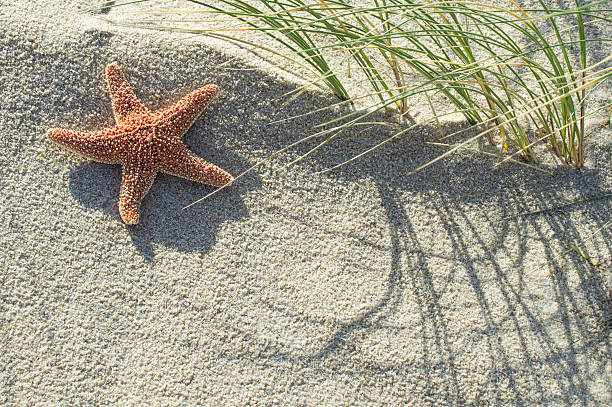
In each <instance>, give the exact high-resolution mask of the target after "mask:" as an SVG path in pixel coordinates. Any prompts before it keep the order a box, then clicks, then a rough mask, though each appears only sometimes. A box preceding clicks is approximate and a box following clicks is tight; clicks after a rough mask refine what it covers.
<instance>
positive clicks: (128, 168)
mask: <svg viewBox="0 0 612 407" xmlns="http://www.w3.org/2000/svg"><path fill="white" fill-rule="evenodd" d="M106 79H107V81H108V89H109V92H110V95H111V99H112V103H113V111H114V113H115V120H116V121H117V125H116V126H115V127H111V128H108V129H105V130H102V131H97V132H89V133H84V132H78V131H72V130H64V129H51V130H49V132H48V133H47V136H48V137H49V138H50V139H51V140H53V141H54V142H56V143H58V144H60V145H62V146H64V147H66V148H68V149H69V150H72V151H74V152H76V153H79V154H82V155H83V156H85V157H87V158H90V159H92V160H95V161H100V162H103V163H108V164H121V165H122V166H123V180H122V183H121V196H120V197H119V213H120V214H121V218H122V219H123V221H124V222H125V223H127V224H129V225H135V224H136V223H138V214H139V210H140V202H141V201H142V199H143V198H144V196H145V195H146V194H147V192H148V191H149V188H150V187H151V184H152V183H153V180H154V179H155V176H156V175H157V173H158V172H160V171H161V172H164V173H166V174H171V175H176V176H179V177H183V178H187V179H189V180H193V181H197V182H201V183H204V184H208V185H214V186H223V185H226V184H228V183H230V182H232V180H233V178H232V176H231V175H230V174H228V173H227V172H225V171H223V170H222V169H221V168H219V167H217V166H215V165H213V164H210V163H207V162H206V161H204V160H202V159H201V158H199V157H197V156H195V155H194V154H193V153H192V152H191V151H189V150H188V149H187V147H185V145H184V144H183V142H182V141H181V137H182V136H183V135H184V134H185V132H187V129H189V127H191V125H192V124H193V122H194V121H195V119H196V118H197V117H198V116H199V115H200V114H201V113H202V111H203V110H204V108H205V107H206V106H207V105H208V104H209V103H210V101H211V100H212V99H213V98H214V97H215V95H216V94H217V92H218V91H219V88H218V87H217V86H216V85H207V86H204V87H203V88H200V89H198V90H195V91H193V92H192V93H190V94H189V95H187V96H185V97H184V98H182V99H181V100H179V101H178V102H176V103H175V104H173V105H172V106H170V107H168V108H166V109H164V110H161V111H159V112H156V113H151V112H150V111H149V109H147V108H146V107H145V106H144V105H143V104H142V103H141V102H140V101H139V100H138V99H137V98H136V96H135V95H134V92H133V91H132V88H131V87H130V85H129V84H128V83H127V81H126V80H125V78H124V77H123V74H122V73H121V70H120V69H119V67H118V66H117V65H108V66H107V67H106Z"/></svg>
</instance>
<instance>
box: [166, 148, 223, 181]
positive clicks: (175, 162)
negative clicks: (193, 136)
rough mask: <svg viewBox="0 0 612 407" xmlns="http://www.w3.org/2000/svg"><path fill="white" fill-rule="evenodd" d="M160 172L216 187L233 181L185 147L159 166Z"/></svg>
mask: <svg viewBox="0 0 612 407" xmlns="http://www.w3.org/2000/svg"><path fill="white" fill-rule="evenodd" d="M160 171H162V172H165V173H166V174H170V175H174V176H177V177H182V178H186V179H188V180H191V181H197V182H201V183H203V184H207V185H213V186H216V187H222V186H224V185H225V184H228V183H230V182H232V181H233V180H234V178H233V177H232V176H231V175H230V174H229V173H228V172H226V171H224V170H222V169H221V168H219V167H217V166H216V165H214V164H211V163H208V162H206V161H204V160H203V159H201V158H200V157H198V156H196V155H195V154H193V153H192V152H191V151H189V150H188V149H187V148H186V147H185V146H181V148H180V149H178V150H177V151H176V152H175V153H174V154H172V156H170V157H169V158H168V159H167V160H166V161H165V162H164V163H163V164H162V165H161V168H160Z"/></svg>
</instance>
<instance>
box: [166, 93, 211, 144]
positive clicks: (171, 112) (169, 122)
mask: <svg viewBox="0 0 612 407" xmlns="http://www.w3.org/2000/svg"><path fill="white" fill-rule="evenodd" d="M218 92H219V87H218V86H217V85H206V86H204V87H203V88H200V89H197V90H195V91H193V92H191V93H190V94H189V95H187V96H185V97H184V98H182V99H181V100H179V101H178V102H176V103H175V104H173V105H172V106H170V107H168V108H166V109H164V110H162V111H160V112H159V113H157V114H156V118H157V119H158V120H159V121H160V126H161V127H162V128H163V129H164V130H166V131H167V132H169V133H170V134H174V135H175V136H177V137H179V138H180V137H182V136H183V135H184V134H185V133H186V132H187V130H188V129H189V127H191V125H192V124H193V122H194V121H195V120H196V119H197V118H198V116H200V114H202V112H203V111H204V109H205V108H206V106H208V105H209V104H210V102H211V101H212V100H213V99H214V97H215V96H216V95H217V93H218Z"/></svg>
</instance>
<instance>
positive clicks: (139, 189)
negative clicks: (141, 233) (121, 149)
mask: <svg viewBox="0 0 612 407" xmlns="http://www.w3.org/2000/svg"><path fill="white" fill-rule="evenodd" d="M156 174H157V171H156V170H155V169H154V168H151V166H150V165H147V164H146V163H144V162H138V161H137V160H131V161H128V162H126V163H125V164H124V165H123V180H122V181H121V194H120V196H119V214H120V215H121V219H123V221H124V222H125V223H127V224H128V225H135V224H137V223H138V216H139V213H140V203H141V202H142V198H144V196H145V195H146V194H147V192H149V189H150V188H151V185H152V184H153V181H154V180H155V175H156Z"/></svg>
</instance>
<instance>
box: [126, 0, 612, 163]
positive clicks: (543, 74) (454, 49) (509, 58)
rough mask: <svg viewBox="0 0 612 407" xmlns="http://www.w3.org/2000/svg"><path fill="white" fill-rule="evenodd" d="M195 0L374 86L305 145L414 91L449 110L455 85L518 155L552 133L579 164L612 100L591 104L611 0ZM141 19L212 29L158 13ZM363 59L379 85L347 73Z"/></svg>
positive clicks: (474, 114) (332, 81)
mask: <svg viewBox="0 0 612 407" xmlns="http://www.w3.org/2000/svg"><path fill="white" fill-rule="evenodd" d="M185 1H188V2H190V3H192V4H193V5H196V6H198V8H199V9H200V10H207V11H209V12H213V13H217V14H218V15H219V16H222V17H223V18H226V17H229V18H230V19H232V20H236V21H239V22H240V24H241V25H240V26H238V27H236V26H234V27H233V29H236V30H256V31H259V32H261V33H263V34H264V35H266V36H268V37H269V38H271V39H273V41H274V42H275V43H276V44H278V46H279V47H281V48H283V49H285V50H286V51H288V53H290V54H291V55H292V56H293V57H294V59H297V60H299V61H300V62H301V63H302V64H303V65H306V66H308V67H310V68H311V70H312V71H313V72H314V73H315V78H314V79H313V82H315V81H320V82H322V83H325V84H326V85H327V86H328V87H329V88H330V89H331V90H332V91H333V92H334V93H335V94H336V95H337V96H338V97H339V98H340V99H342V100H349V99H351V98H353V99H357V98H361V97H364V96H367V95H373V97H374V99H373V100H372V103H371V105H370V106H367V107H366V108H364V109H361V110H357V111H354V112H351V113H350V114H348V115H345V116H343V117H339V118H338V119H337V120H338V121H340V120H344V119H347V118H350V120H348V122H346V121H345V122H346V124H343V125H342V126H340V127H338V128H337V129H336V131H335V132H332V133H331V134H329V133H328V136H327V138H326V139H325V140H324V141H322V142H321V143H320V144H319V145H318V146H317V147H315V148H313V149H312V150H311V151H309V152H308V153H307V154H305V155H304V156H302V157H305V156H307V155H308V154H309V153H310V152H312V151H314V150H316V149H317V148H319V147H321V146H323V145H325V144H326V143H328V142H329V141H331V140H332V139H333V138H335V137H337V136H338V135H339V134H340V133H342V131H344V129H346V128H347V127H350V126H352V125H355V124H356V123H359V122H360V121H363V120H364V119H366V118H367V117H368V116H369V115H371V114H372V112H374V111H377V110H381V109H386V108H388V107H394V108H395V109H396V110H397V112H398V114H399V115H400V117H404V116H406V115H407V114H408V113H409V103H408V101H409V100H410V99H411V98H414V97H418V96H424V97H425V98H426V99H427V100H428V101H429V106H430V107H431V109H432V112H433V115H434V116H435V117H436V120H437V118H438V116H439V115H438V114H437V113H436V106H435V103H432V96H435V95H443V96H444V97H445V98H446V99H447V100H449V101H450V102H452V104H453V105H454V107H455V108H456V110H457V111H458V112H460V113H461V114H462V115H463V116H464V117H465V119H466V120H467V121H468V122H469V123H470V124H472V125H476V124H478V125H484V130H483V131H482V132H480V133H479V134H478V136H476V137H487V139H488V140H489V142H490V143H491V144H494V145H499V146H500V150H510V151H512V152H513V154H511V155H510V154H509V155H508V157H507V158H510V157H512V155H515V154H520V155H521V156H522V158H523V159H525V160H527V161H531V162H537V158H536V155H535V153H534V150H533V147H534V145H536V144H537V143H540V142H546V143H548V145H549V147H550V149H551V151H552V152H554V154H555V155H557V156H558V157H560V158H562V159H563V160H565V161H566V162H567V163H571V164H573V165H575V166H576V167H578V168H579V167H581V166H582V165H583V163H584V142H585V118H586V117H587V116H588V115H590V114H593V113H595V112H596V111H598V110H601V109H608V108H609V107H610V104H607V105H606V106H600V107H599V108H597V109H593V110H592V111H591V112H590V113H587V100H588V98H589V94H590V92H592V91H593V90H594V89H595V88H596V87H597V86H598V85H600V84H601V83H602V82H603V81H604V80H607V79H609V78H610V76H611V75H612V67H610V66H609V62H610V60H611V59H612V55H610V56H605V57H603V58H601V59H600V60H595V59H593V58H592V57H591V55H590V54H589V49H590V45H591V43H594V42H599V43H601V42H609V41H610V40H611V38H589V37H588V36H587V28H588V26H589V25H592V24H596V23H601V24H610V23H611V22H612V19H611V18H610V11H611V10H610V9H607V8H606V7H605V6H606V3H608V1H603V0H600V1H593V2H591V3H588V4H583V5H580V4H579V2H578V1H577V0H575V1H574V4H573V7H572V8H571V9H553V8H550V7H548V6H547V4H546V2H545V1H543V0H538V2H537V4H538V8H532V9H525V8H521V7H520V6H519V4H518V3H517V2H515V1H514V0H509V1H507V2H506V5H505V6H504V7H501V6H499V5H492V4H486V3H479V2H472V1H469V2H468V1H433V0H422V1H418V2H417V1H411V0H364V1H361V2H359V1H358V2H356V3H355V4H354V2H349V1H348V0H308V1H305V0H243V1H235V0H217V1H206V0H185ZM144 2H146V0H144ZM116 5H121V4H116ZM176 12H177V13H184V10H183V11H176ZM180 21H181V20H180V19H179V20H178V21H175V22H180ZM137 25H140V26H143V25H144V26H147V27H150V28H162V29H174V30H181V31H188V32H192V33H210V31H209V30H207V29H205V28H201V29H200V28H198V27H196V28H193V27H191V28H188V29H185V28H181V27H178V26H168V23H161V24H155V23H154V22H151V21H149V22H147V21H142V22H140V24H137ZM223 35H226V34H223ZM260 46H261V47H262V49H266V48H264V46H263V45H260ZM268 50H269V49H268ZM273 51H274V50H273ZM274 52H278V51H274ZM280 53H283V52H282V51H281V52H280ZM338 53H341V57H340V58H338V57H337V56H336V57H334V61H335V62H337V61H338V59H340V66H341V67H342V68H344V67H346V68H347V72H349V74H348V75H341V74H340V72H339V69H341V68H338V67H334V65H333V64H332V62H331V61H330V55H332V54H338ZM337 65H338V64H336V66H337ZM351 66H356V67H357V68H358V71H359V72H360V74H361V75H362V76H364V78H365V79H366V80H367V83H368V84H369V86H370V88H371V91H364V93H363V94H359V95H350V94H349V92H348V91H347V86H345V85H344V84H343V81H344V80H345V78H346V77H348V76H351V74H350V72H351V71H350V69H352V70H353V71H355V68H350V67H351ZM434 99H435V98H434ZM334 122H335V121H334ZM473 139H474V138H472V139H470V140H468V141H471V140H473ZM466 143H467V142H466ZM464 145H465V143H462V144H461V145H458V146H456V147H455V148H452V149H451V150H449V151H448V152H447V153H446V154H444V156H446V155H447V154H450V153H452V152H454V151H456V150H457V149H459V148H462V147H464ZM440 158H442V157H440Z"/></svg>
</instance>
